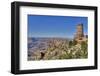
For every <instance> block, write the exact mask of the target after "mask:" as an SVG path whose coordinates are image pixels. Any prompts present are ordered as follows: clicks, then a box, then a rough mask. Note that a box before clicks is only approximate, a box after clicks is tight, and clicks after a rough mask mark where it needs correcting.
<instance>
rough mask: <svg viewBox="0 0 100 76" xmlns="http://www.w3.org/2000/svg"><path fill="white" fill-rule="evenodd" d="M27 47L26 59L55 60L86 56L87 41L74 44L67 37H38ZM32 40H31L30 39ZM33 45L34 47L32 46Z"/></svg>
mask: <svg viewBox="0 0 100 76" xmlns="http://www.w3.org/2000/svg"><path fill="white" fill-rule="evenodd" d="M37 41H40V42H38V43H37V42H36V43H33V44H34V45H33V44H32V45H31V47H29V51H28V60H56V59H80V58H87V57H88V52H87V42H85V43H83V44H75V43H74V41H71V42H70V41H69V40H67V39H60V38H51V39H39V40H37ZM30 42H32V41H30ZM33 46H34V47H33Z"/></svg>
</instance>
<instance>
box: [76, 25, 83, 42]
mask: <svg viewBox="0 0 100 76" xmlns="http://www.w3.org/2000/svg"><path fill="white" fill-rule="evenodd" d="M83 30H84V29H83V24H78V25H77V27H76V34H75V37H74V40H75V41H77V42H78V43H81V42H82V41H83V37H84V31H83Z"/></svg>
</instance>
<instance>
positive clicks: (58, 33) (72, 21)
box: [28, 15, 88, 39]
mask: <svg viewBox="0 0 100 76" xmlns="http://www.w3.org/2000/svg"><path fill="white" fill-rule="evenodd" d="M79 23H82V24H83V28H84V35H88V18H87V17H76V16H49V15H28V37H35V38H37V37H38V38H40V37H41V38H43V37H45V38H71V39H72V38H73V37H74V35H75V33H76V26H77V24H79Z"/></svg>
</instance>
